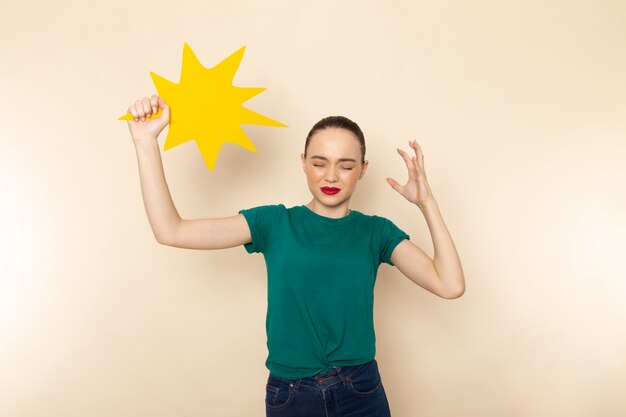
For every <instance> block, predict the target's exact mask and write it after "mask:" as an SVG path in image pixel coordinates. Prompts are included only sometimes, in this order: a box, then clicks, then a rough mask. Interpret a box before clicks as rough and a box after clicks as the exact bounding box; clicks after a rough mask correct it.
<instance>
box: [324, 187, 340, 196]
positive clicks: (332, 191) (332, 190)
mask: <svg viewBox="0 0 626 417" xmlns="http://www.w3.org/2000/svg"><path fill="white" fill-rule="evenodd" d="M321 190H322V192H323V193H324V194H328V195H334V194H337V193H338V192H339V191H341V188H335V187H322V188H321Z"/></svg>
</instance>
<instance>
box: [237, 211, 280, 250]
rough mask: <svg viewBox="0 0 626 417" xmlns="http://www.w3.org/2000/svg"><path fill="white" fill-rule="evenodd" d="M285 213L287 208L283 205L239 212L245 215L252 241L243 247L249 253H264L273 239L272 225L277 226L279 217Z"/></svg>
mask: <svg viewBox="0 0 626 417" xmlns="http://www.w3.org/2000/svg"><path fill="white" fill-rule="evenodd" d="M284 211H285V206H284V205H282V204H274V205H267V206H258V207H253V208H249V209H243V210H239V213H240V214H243V217H245V219H246V222H248V227H249V228H250V236H251V238H252V241H251V242H249V243H246V244H245V245H243V246H244V248H245V249H246V251H247V252H248V253H255V252H263V251H264V250H265V248H266V247H267V244H268V242H269V240H270V238H271V230H272V225H275V222H276V221H277V219H278V217H279V216H280V214H281V213H283V212H284Z"/></svg>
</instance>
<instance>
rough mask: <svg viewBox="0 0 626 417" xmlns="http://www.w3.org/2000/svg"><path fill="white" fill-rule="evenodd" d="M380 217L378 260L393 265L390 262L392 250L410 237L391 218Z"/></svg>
mask: <svg viewBox="0 0 626 417" xmlns="http://www.w3.org/2000/svg"><path fill="white" fill-rule="evenodd" d="M379 219H380V223H381V224H380V229H379V230H380V262H381V263H382V262H384V263H386V264H389V265H391V266H394V264H393V262H391V254H392V253H393V250H394V249H395V248H396V246H398V244H399V243H400V242H402V241H403V240H404V239H410V237H409V235H408V234H406V233H405V232H404V231H402V230H401V229H400V228H399V227H398V226H396V225H395V224H394V223H393V222H392V221H391V220H389V219H386V218H384V217H379Z"/></svg>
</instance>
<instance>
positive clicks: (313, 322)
mask: <svg viewBox="0 0 626 417" xmlns="http://www.w3.org/2000/svg"><path fill="white" fill-rule="evenodd" d="M239 213H242V214H243V215H244V217H245V218H246V221H247V222H248V226H249V227H250V234H251V235H252V241H251V242H250V243H248V244H246V245H245V246H244V247H245V249H246V251H248V253H253V252H261V253H263V255H264V257H265V263H266V266H267V290H268V298H267V300H268V304H267V316H266V321H265V327H266V332H267V348H268V351H269V355H268V357H267V361H266V362H265V366H266V367H267V369H269V371H270V372H271V373H272V374H274V375H276V376H278V377H282V378H287V379H298V378H304V377H309V376H313V375H315V374H318V373H321V372H326V371H328V370H330V369H332V368H333V366H335V365H336V366H342V365H346V366H353V365H361V364H364V363H366V362H369V361H371V360H373V359H374V356H375V353H376V345H375V343H376V336H375V333H374V284H375V282H376V273H377V271H378V267H379V265H380V264H381V263H382V262H385V263H387V264H389V265H393V263H392V262H391V254H392V252H393V250H394V248H395V247H396V246H397V245H398V243H400V242H401V241H402V240H404V239H409V236H408V235H407V234H406V233H404V232H403V231H402V230H400V229H399V228H398V227H397V226H396V225H395V224H393V223H392V222H391V221H390V220H388V219H386V218H384V217H379V216H370V215H365V214H363V213H360V212H358V211H356V210H351V211H350V212H349V213H348V215H347V216H345V217H342V218H339V219H333V218H330V217H325V216H321V215H319V214H317V213H315V212H314V211H312V210H311V209H309V208H308V207H307V206H304V205H302V206H296V207H291V208H289V209H287V208H286V207H285V206H284V205H282V204H277V205H267V206H260V207H255V208H251V209H247V210H241V211H239Z"/></svg>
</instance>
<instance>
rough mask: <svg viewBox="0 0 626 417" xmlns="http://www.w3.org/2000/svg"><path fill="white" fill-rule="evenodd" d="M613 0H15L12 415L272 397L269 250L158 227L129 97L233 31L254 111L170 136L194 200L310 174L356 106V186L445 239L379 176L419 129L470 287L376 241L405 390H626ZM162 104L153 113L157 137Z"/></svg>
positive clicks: (3, 325) (444, 414)
mask: <svg viewBox="0 0 626 417" xmlns="http://www.w3.org/2000/svg"><path fill="white" fill-rule="evenodd" d="M625 21H626V3H624V2H623V1H621V0H614V1H609V0H603V1H602V0H601V1H591V0H582V1H576V0H574V1H555V0H548V1H545V0H542V1H539V0H532V1H524V2H522V1H495V0H477V1H476V0H475V1H437V2H435V1H432V2H426V1H413V0H411V1H395V2H394V1H389V2H382V1H380V2H374V1H344V2H338V1H326V0H324V1H315V2H312V1H306V2H305V1H287V0H282V1H279V0H275V1H269V2H254V1H230V2H225V1H224V2H216V1H186V0H181V1H174V2H165V1H156V2H147V1H138V2H127V1H124V2H122V1H113V2H111V1H107V2H97V3H90V2H83V1H61V2H49V3H44V2H34V1H20V2H15V1H13V2H10V1H8V0H2V5H1V6H0V48H1V49H0V50H1V51H2V64H1V65H0V75H1V77H0V91H1V95H2V99H1V101H0V106H1V108H0V110H1V112H0V141H1V142H0V186H1V188H0V193H1V194H0V260H1V261H0V275H1V278H0V415H2V416H3V417H31V416H32V417H34V416H45V417H48V416H59V417H74V416H75V417H83V416H86V415H88V416H91V417H99V416H102V417H104V416H107V417H108V416H117V417H125V416H128V417H131V416H132V417H137V416H141V417H143V416H146V417H148V416H150V417H160V416H163V417H166V416H167V417H172V416H185V417H196V416H197V417H200V416H233V417H234V416H262V415H264V413H265V410H264V403H263V401H264V396H265V383H266V379H267V375H268V371H267V369H266V368H265V366H264V361H265V358H266V356H267V348H266V344H265V343H266V339H265V312H266V308H267V292H266V291H267V283H266V275H265V274H266V272H265V266H264V262H263V257H262V255H249V254H247V253H246V252H245V250H244V249H243V248H242V247H237V248H232V249H228V250H223V251H215V252H213V251H195V250H185V249H178V248H172V247H168V246H163V245H159V244H158V243H157V242H156V240H155V239H154V236H153V235H152V232H151V229H150V225H149V223H148V219H147V216H146V213H145V209H144V206H143V201H142V198H141V190H140V186H139V175H138V169H137V160H136V154H135V150H134V148H133V145H132V143H131V139H130V135H129V132H128V128H127V126H126V122H123V121H118V120H117V118H118V117H119V116H120V115H122V114H123V113H125V112H126V110H127V108H128V106H129V104H130V103H131V102H132V101H134V100H135V99H137V98H140V97H142V96H149V95H151V94H155V93H156V90H155V88H154V85H153V83H152V79H151V78H150V75H149V72H150V71H152V72H155V73H157V74H159V75H161V76H162V77H164V78H166V79H169V80H172V81H174V82H178V79H179V76H180V72H181V62H182V51H183V45H184V43H185V42H188V43H189V45H190V46H191V47H192V48H193V50H194V52H195V53H196V55H197V56H198V59H199V60H200V62H201V63H202V64H203V65H204V66H206V67H212V66H214V65H215V64H217V63H218V62H220V61H222V60H223V59H224V58H226V57H227V56H229V55H230V54H232V53H233V52H235V51H236V50H237V49H239V48H241V47H242V46H244V45H245V46H246V50H245V54H244V57H243V60H242V62H241V66H240V67H239V70H238V72H237V74H236V76H235V79H234V84H235V85H237V86H243V87H264V88H267V90H266V91H264V92H263V93H261V94H259V95H258V96H256V97H254V98H253V99H251V100H249V101H248V102H246V103H245V104H244V106H245V107H247V108H250V109H252V110H254V111H257V112H259V113H261V114H264V115H266V116H268V117H271V118H273V119H275V120H278V121H280V122H283V123H285V124H286V125H288V127H287V128H276V127H266V126H254V125H245V126H243V128H244V130H245V131H246V133H247V134H248V136H249V138H250V139H251V141H252V142H253V143H254V144H255V146H256V147H257V152H256V153H254V152H250V151H248V150H245V149H243V148H241V147H239V146H235V145H232V144H225V145H224V146H223V147H222V149H221V151H220V153H219V157H218V160H217V164H216V166H215V169H214V170H213V171H212V172H210V171H209V170H208V169H207V166H206V165H205V163H204V160H203V159H202V157H201V155H200V152H199V150H198V148H197V146H196V144H195V142H193V141H189V142H187V143H185V144H183V145H180V146H177V147H175V148H172V149H170V150H168V151H165V152H162V157H163V163H164V167H165V174H166V178H167V181H168V185H169V187H170V190H171V193H172V197H173V199H174V202H175V204H176V207H177V209H178V211H179V213H180V215H181V216H183V217H184V218H199V217H222V216H230V215H233V214H235V213H236V212H237V211H238V210H239V209H242V208H249V207H254V206H257V205H262V204H274V203H279V202H282V203H284V204H285V205H287V206H288V207H289V206H293V205H298V204H305V203H307V202H308V201H309V199H310V193H309V191H308V188H307V186H306V180H305V176H304V173H303V172H302V170H301V166H300V161H299V156H300V153H301V152H302V150H303V146H304V139H305V136H306V134H307V132H308V130H309V129H310V128H311V126H312V125H313V124H314V123H315V122H316V121H318V120H319V119H321V118H322V117H324V116H327V115H335V114H341V115H345V116H347V117H350V118H352V119H353V120H355V121H356V122H357V123H359V124H360V126H361V127H362V129H363V130H364V132H365V136H366V140H367V159H368V160H369V161H370V169H369V171H368V172H367V175H366V176H365V178H364V179H363V180H362V181H361V182H360V183H359V186H358V187H357V190H356V194H355V196H354V198H353V200H352V202H351V208H353V209H356V210H359V211H362V212H365V213H368V214H374V213H375V214H379V215H382V216H385V217H388V218H389V219H391V220H392V221H394V222H395V223H396V224H397V225H398V226H399V227H400V228H402V229H404V230H405V231H406V232H407V233H409V234H410V235H411V238H412V240H413V241H414V242H415V243H416V244H418V245H419V246H420V247H422V248H423V249H424V250H425V251H426V252H427V253H428V254H429V255H430V256H433V248H432V241H431V238H430V235H429V231H428V227H427V225H426V222H425V220H424V217H423V215H422V213H421V212H420V211H419V209H417V207H415V206H412V205H411V204H410V203H408V202H407V201H406V200H404V198H403V197H401V196H400V195H399V194H398V193H396V192H395V191H394V190H393V189H391V187H389V185H388V184H387V183H386V181H385V178H386V177H394V178H396V179H398V180H399V181H401V182H404V181H405V180H406V168H405V166H404V163H403V161H402V160H401V158H400V157H399V156H398V155H397V153H396V148H397V147H401V148H403V149H405V150H409V147H408V141H409V140H411V139H417V141H418V142H419V143H420V144H421V146H422V149H423V151H424V154H425V167H426V173H427V175H428V180H429V183H430V185H431V187H432V190H433V193H434V196H435V198H436V199H437V201H438V203H439V206H440V209H441V212H442V214H443V217H444V220H445V221H446V224H447V226H448V228H449V230H450V232H451V234H452V237H453V239H454V242H455V244H456V247H457V249H458V252H459V254H460V257H461V260H462V264H463V269H464V272H465V278H466V283H467V291H466V293H465V295H463V297H461V298H459V299H456V300H444V299H441V298H438V297H437V296H435V295H433V294H431V293H429V292H427V291H425V290H424V289H422V288H421V287H419V286H417V285H415V284H414V283H412V282H411V281H409V280H408V279H407V278H405V277H404V276H403V275H402V274H401V273H400V272H399V271H398V270H396V269H395V268H392V267H389V266H387V265H382V266H381V268H380V270H379V275H378V280H377V285H376V289H375V325H376V336H377V352H376V358H377V360H378V362H379V365H380V372H381V376H382V378H383V381H384V384H385V388H386V391H387V395H388V398H389V402H390V406H391V410H392V413H393V415H394V416H395V417H412V416H421V417H448V416H450V417H452V416H455V417H457V416H462V417H503V416H506V417H554V416H567V417H617V416H624V415H626V402H625V401H624V397H623V394H624V387H625V386H626V304H625V303H624V300H625V297H626V273H625V272H626V270H625V269H626V268H625V267H624V256H623V253H622V251H623V249H624V247H626V191H625V190H626V99H625V98H626V76H625V74H626V25H624V22H625ZM166 132H167V130H166V131H164V132H163V133H162V134H161V136H160V137H159V143H160V147H161V149H162V148H163V143H164V140H165V135H166Z"/></svg>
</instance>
